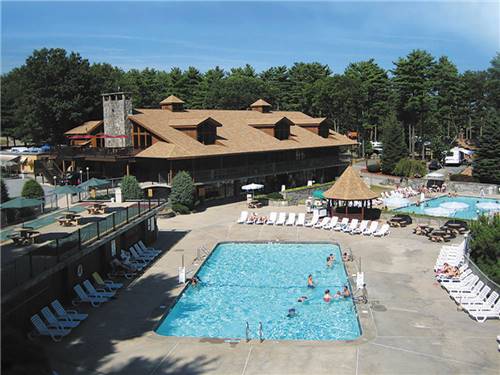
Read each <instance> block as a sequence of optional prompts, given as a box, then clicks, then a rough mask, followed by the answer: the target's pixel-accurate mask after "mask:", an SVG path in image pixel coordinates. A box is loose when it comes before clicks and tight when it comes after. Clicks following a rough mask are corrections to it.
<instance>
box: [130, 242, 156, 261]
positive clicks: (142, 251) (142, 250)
mask: <svg viewBox="0 0 500 375" xmlns="http://www.w3.org/2000/svg"><path fill="white" fill-rule="evenodd" d="M134 248H135V249H136V250H137V252H138V253H139V254H147V255H153V256H154V257H155V258H156V257H157V256H158V255H160V254H161V251H160V250H156V249H154V248H152V247H146V246H144V244H143V246H141V244H140V243H139V242H137V243H135V244H134Z"/></svg>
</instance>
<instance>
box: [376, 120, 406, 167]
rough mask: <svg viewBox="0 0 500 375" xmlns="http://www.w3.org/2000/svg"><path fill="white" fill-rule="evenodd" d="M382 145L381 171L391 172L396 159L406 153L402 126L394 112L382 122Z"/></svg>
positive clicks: (399, 158)
mask: <svg viewBox="0 0 500 375" xmlns="http://www.w3.org/2000/svg"><path fill="white" fill-rule="evenodd" d="M382 146H383V148H384V150H383V152H382V172H384V173H388V174H392V173H393V171H394V168H395V167H396V164H397V163H398V161H399V160H401V159H402V158H404V157H406V156H407V155H408V150H407V148H406V143H405V141H404V134H403V128H402V126H401V125H400V124H399V123H398V121H397V119H396V116H395V115H394V114H391V115H389V116H388V117H387V119H386V121H385V123H384V129H383V137H382Z"/></svg>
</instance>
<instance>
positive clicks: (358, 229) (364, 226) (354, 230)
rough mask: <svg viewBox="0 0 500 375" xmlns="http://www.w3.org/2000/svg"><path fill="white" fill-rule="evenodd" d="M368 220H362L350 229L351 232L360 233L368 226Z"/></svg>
mask: <svg viewBox="0 0 500 375" xmlns="http://www.w3.org/2000/svg"><path fill="white" fill-rule="evenodd" d="M369 222H370V220H362V221H361V224H359V227H357V228H354V229H353V230H352V231H351V234H361V233H363V232H364V231H365V230H366V228H368V223H369Z"/></svg>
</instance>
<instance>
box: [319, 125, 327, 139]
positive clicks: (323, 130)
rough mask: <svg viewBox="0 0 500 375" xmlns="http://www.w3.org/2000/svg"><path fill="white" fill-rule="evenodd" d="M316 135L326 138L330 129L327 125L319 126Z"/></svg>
mask: <svg viewBox="0 0 500 375" xmlns="http://www.w3.org/2000/svg"><path fill="white" fill-rule="evenodd" d="M318 135H319V136H320V137H323V138H328V136H329V135H330V129H329V127H328V125H321V126H319V127H318Z"/></svg>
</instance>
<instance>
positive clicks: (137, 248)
mask: <svg viewBox="0 0 500 375" xmlns="http://www.w3.org/2000/svg"><path fill="white" fill-rule="evenodd" d="M133 247H134V249H135V252H136V253H137V254H139V256H141V257H144V258H150V259H151V260H153V259H155V258H156V257H157V256H158V255H159V254H158V253H152V252H150V251H144V250H143V249H142V248H141V247H140V246H139V244H135V245H134V246H133Z"/></svg>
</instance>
